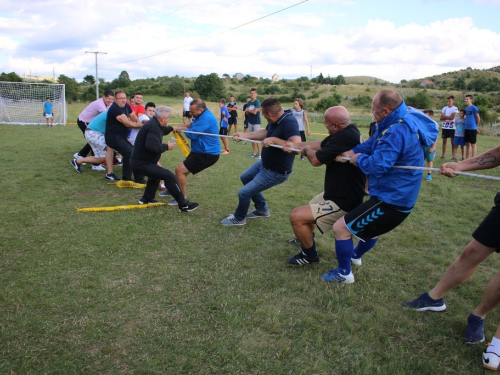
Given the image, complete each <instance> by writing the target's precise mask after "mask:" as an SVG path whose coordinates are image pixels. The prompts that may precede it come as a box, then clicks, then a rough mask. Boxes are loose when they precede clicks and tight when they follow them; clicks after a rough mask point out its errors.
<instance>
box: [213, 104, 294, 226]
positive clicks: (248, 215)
mask: <svg viewBox="0 0 500 375" xmlns="http://www.w3.org/2000/svg"><path fill="white" fill-rule="evenodd" d="M262 115H263V116H264V117H265V118H266V120H267V121H268V122H269V124H268V125H267V127H266V129H261V130H259V131H256V132H253V133H247V134H246V135H244V133H234V134H233V139H234V140H235V141H237V140H238V138H240V137H244V136H245V137H246V138H248V139H252V140H258V141H262V145H263V146H264V147H263V148H262V160H259V161H257V162H256V163H254V164H253V165H252V166H251V167H250V168H248V169H247V170H246V171H245V172H243V174H242V175H241V177H240V179H241V182H243V187H242V188H241V189H240V191H239V193H238V199H239V202H238V207H237V208H236V211H235V212H234V214H231V215H229V216H228V217H227V218H225V219H223V220H222V221H221V222H220V223H221V224H222V225H228V226H229V225H245V224H246V219H255V218H260V217H269V216H271V214H270V213H269V209H268V207H267V204H266V199H265V198H264V195H262V192H263V191H264V190H267V189H269V188H272V187H273V186H276V185H279V184H281V183H283V182H285V181H286V180H288V178H289V177H290V174H291V173H292V166H293V161H294V159H295V155H293V154H290V153H286V152H283V151H282V150H280V149H279V148H277V147H269V146H270V145H271V144H275V145H280V146H284V145H285V144H286V143H287V142H293V143H296V142H300V133H299V124H298V123H297V120H295V118H294V117H293V115H292V113H291V111H286V112H285V111H284V110H283V108H282V107H281V104H280V102H279V101H278V100H276V99H274V98H267V99H265V100H264V101H263V102H262ZM251 201H253V202H254V204H255V209H254V210H253V211H252V212H248V209H249V207H250V202H251Z"/></svg>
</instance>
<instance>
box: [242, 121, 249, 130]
mask: <svg viewBox="0 0 500 375" xmlns="http://www.w3.org/2000/svg"><path fill="white" fill-rule="evenodd" d="M243 129H248V121H245V122H244V123H243Z"/></svg>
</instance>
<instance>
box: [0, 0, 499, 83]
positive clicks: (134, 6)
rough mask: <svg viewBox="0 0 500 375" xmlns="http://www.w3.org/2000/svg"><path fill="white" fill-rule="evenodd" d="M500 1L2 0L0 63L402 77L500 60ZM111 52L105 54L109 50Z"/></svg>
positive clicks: (70, 69)
mask: <svg viewBox="0 0 500 375" xmlns="http://www.w3.org/2000/svg"><path fill="white" fill-rule="evenodd" d="M499 16H500V0H468V1H465V0H464V1H462V0H414V1H406V0H399V1H396V0H386V1H384V0H379V1H373V0H252V1H242V0H232V1H228V2H222V1H213V0H175V1H174V0H148V1H143V0H136V1H129V0H120V1H118V0H105V1H102V0H101V1H96V0H87V1H81V0H79V1H76V0H37V1H33V0H16V1H13V0H3V1H2V7H1V10H0V72H5V73H9V72H12V71H14V72H16V73H17V74H18V75H20V76H21V77H24V76H26V77H27V76H29V75H30V74H31V75H35V76H53V75H54V76H55V77H58V76H59V75H60V74H64V75H66V76H68V77H71V78H75V79H76V80H77V81H81V80H82V79H83V77H85V76H86V75H93V76H94V77H95V75H96V64H95V59H96V54H94V53H86V52H96V51H98V52H103V53H102V54H101V53H100V54H97V58H98V64H97V66H98V77H99V78H104V79H105V80H106V81H111V80H113V79H115V78H117V77H118V76H119V75H120V73H121V72H122V71H127V72H128V73H129V76H130V78H131V79H132V80H135V79H139V78H156V77H158V76H175V75H178V76H181V77H197V76H199V75H200V74H210V73H217V74H219V75H220V76H222V75H223V74H229V75H231V76H232V75H233V74H235V73H243V74H244V75H247V74H249V75H251V76H256V77H263V78H271V76H272V75H273V74H275V73H276V74H278V75H279V77H280V78H297V77H302V76H307V77H309V78H310V77H311V76H312V77H316V76H318V75H319V74H320V73H322V74H323V76H325V77H326V76H328V75H330V76H332V77H336V76H337V75H340V74H341V75H343V76H345V77H350V76H361V75H362V76H372V77H376V78H380V79H384V80H387V81H390V82H394V83H398V82H400V81H401V80H402V79H407V80H409V79H417V78H425V77H429V76H432V75H435V74H441V73H445V72H450V71H456V70H459V69H465V68H467V67H472V68H474V69H487V68H491V67H494V66H499V65H500V22H499V21H498V18H499ZM104 52H105V53H104Z"/></svg>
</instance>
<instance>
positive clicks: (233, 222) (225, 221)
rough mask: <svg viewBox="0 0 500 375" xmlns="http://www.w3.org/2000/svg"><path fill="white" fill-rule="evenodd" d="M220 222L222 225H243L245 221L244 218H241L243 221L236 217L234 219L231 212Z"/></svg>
mask: <svg viewBox="0 0 500 375" xmlns="http://www.w3.org/2000/svg"><path fill="white" fill-rule="evenodd" d="M220 223H221V224H222V225H226V226H229V225H245V224H246V223H247V222H246V221H245V219H243V221H239V220H238V219H236V218H235V217H234V215H233V214H231V215H229V216H228V217H226V218H225V219H223V220H221V222H220Z"/></svg>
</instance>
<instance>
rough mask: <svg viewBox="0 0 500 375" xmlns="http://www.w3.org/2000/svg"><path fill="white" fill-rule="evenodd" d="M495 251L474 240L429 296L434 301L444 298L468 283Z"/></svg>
mask: <svg viewBox="0 0 500 375" xmlns="http://www.w3.org/2000/svg"><path fill="white" fill-rule="evenodd" d="M494 251H495V249H494V248H491V247H487V246H484V245H482V244H481V243H479V242H478V241H477V240H475V239H473V240H472V241H471V242H470V243H469V244H468V245H467V246H466V247H465V249H464V251H463V252H462V254H460V256H459V257H458V258H457V259H456V260H455V261H454V262H453V263H452V264H451V266H450V267H449V268H448V269H447V270H446V272H445V274H444V275H443V277H442V278H441V280H440V281H439V282H438V283H437V285H436V286H435V287H434V288H433V289H432V290H431V291H430V292H429V296H430V297H431V298H432V299H440V298H443V297H444V296H445V294H446V293H448V292H449V291H450V290H452V289H453V288H454V287H456V286H457V285H460V284H462V283H463V282H464V281H466V280H467V279H468V278H469V277H470V276H471V275H472V274H473V273H474V272H475V271H476V269H477V267H478V266H479V264H480V263H481V262H482V261H484V260H485V259H486V258H488V257H489V256H490V255H491V253H493V252H494Z"/></svg>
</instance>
